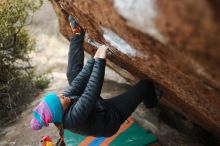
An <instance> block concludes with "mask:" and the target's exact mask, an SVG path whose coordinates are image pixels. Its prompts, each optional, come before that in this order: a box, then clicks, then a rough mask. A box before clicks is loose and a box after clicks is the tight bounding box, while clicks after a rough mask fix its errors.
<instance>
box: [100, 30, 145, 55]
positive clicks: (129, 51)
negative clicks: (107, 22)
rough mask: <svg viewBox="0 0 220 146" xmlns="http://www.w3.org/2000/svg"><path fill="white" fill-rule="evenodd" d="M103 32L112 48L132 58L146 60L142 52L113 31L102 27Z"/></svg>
mask: <svg viewBox="0 0 220 146" xmlns="http://www.w3.org/2000/svg"><path fill="white" fill-rule="evenodd" d="M102 30H103V31H104V34H103V36H104V38H105V40H106V41H107V42H109V43H110V44H111V46H113V47H115V48H117V49H118V50H119V51H121V52H122V53H124V54H126V55H129V56H132V57H140V58H146V56H144V55H143V54H142V53H141V52H139V51H137V50H136V49H135V48H133V47H132V46H130V45H129V44H128V43H127V42H126V41H125V40H123V39H122V38H120V37H119V36H118V35H117V34H116V33H114V32H113V31H111V30H110V29H108V28H105V27H102Z"/></svg>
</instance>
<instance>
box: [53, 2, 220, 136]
mask: <svg viewBox="0 0 220 146" xmlns="http://www.w3.org/2000/svg"><path fill="white" fill-rule="evenodd" d="M50 1H51V3H52V4H53V7H54V9H55V11H56V13H57V15H58V18H59V25H60V32H61V33H62V34H63V35H64V36H65V37H66V38H67V39H69V38H70V37H71V30H70V27H69V23H68V21H67V15H68V14H70V15H72V16H73V17H74V18H75V19H76V20H77V21H78V22H79V24H80V25H81V26H82V27H83V28H85V29H86V32H87V33H88V36H89V38H92V39H95V40H96V41H97V42H99V43H103V44H105V45H108V46H109V52H108V62H107V64H108V65H109V66H110V67H111V68H112V69H113V70H115V71H116V72H118V73H119V74H120V75H121V76H123V77H124V78H125V79H127V80H128V81H129V82H131V83H135V82H137V81H138V80H140V79H143V78H150V79H152V80H154V81H155V83H156V85H157V86H158V87H159V88H161V89H162V90H163V91H164V97H163V98H162V99H161V104H162V105H164V106H165V107H167V108H171V109H172V110H174V111H176V112H178V113H180V114H182V115H183V116H185V117H186V118H187V119H189V120H191V121H192V122H194V123H196V124H197V125H199V126H201V127H203V128H204V129H206V130H207V131H209V132H210V133H212V134H213V135H215V136H220V76H219V73H220V67H219V64H220V51H219V49H220V43H219V42H220V35H219V34H220V27H219V24H220V15H219V14H220V13H219V10H220V8H219V7H220V5H219V1H218V0H212V1H209V0H200V1H192V0H180V1H176V0H170V1H164V0H145V1H143V0H140V1H136V0H123V1H119V0H118V1H116V0H105V1H103V0H50ZM85 50H86V51H87V52H89V53H90V54H94V53H95V51H96V48H94V47H91V46H90V45H88V43H86V42H85Z"/></svg>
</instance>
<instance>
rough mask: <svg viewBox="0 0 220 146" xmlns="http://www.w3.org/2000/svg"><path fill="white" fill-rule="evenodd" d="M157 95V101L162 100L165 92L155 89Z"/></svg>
mask: <svg viewBox="0 0 220 146" xmlns="http://www.w3.org/2000/svg"><path fill="white" fill-rule="evenodd" d="M155 94H156V96H157V100H160V99H161V97H162V96H163V91H162V90H160V89H155Z"/></svg>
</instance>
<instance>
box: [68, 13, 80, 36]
mask: <svg viewBox="0 0 220 146" xmlns="http://www.w3.org/2000/svg"><path fill="white" fill-rule="evenodd" d="M68 21H69V23H70V27H71V29H72V32H73V33H74V34H81V30H82V28H81V27H80V26H79V25H78V23H77V22H76V20H74V19H73V17H72V16H70V15H69V17H68ZM82 31H83V30H82ZM83 32H84V31H83Z"/></svg>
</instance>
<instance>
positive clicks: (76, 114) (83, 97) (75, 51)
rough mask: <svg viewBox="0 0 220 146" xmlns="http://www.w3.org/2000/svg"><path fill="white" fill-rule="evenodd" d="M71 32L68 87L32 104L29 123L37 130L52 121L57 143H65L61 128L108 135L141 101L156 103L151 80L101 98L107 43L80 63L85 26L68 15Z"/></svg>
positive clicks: (147, 105) (87, 133)
mask: <svg viewBox="0 0 220 146" xmlns="http://www.w3.org/2000/svg"><path fill="white" fill-rule="evenodd" d="M68 20H69V22H70V26H71V29H72V33H73V36H72V38H71V42H70V48H69V54H68V67H67V78H68V82H69V87H68V88H67V89H66V90H65V91H63V93H62V94H59V95H57V94H54V93H50V94H48V95H46V96H44V97H43V99H42V101H41V102H40V103H39V105H38V106H37V107H35V108H34V110H33V113H34V117H33V119H32V120H31V127H32V128H33V129H34V130H39V129H41V128H42V127H47V126H48V125H49V123H54V124H55V125H56V127H57V128H58V129H59V134H60V139H59V141H58V142H57V145H65V144H64V138H63V130H64V129H68V130H71V131H73V132H75V133H78V134H82V135H90V136H96V137H109V136H112V135H113V134H114V133H116V132H117V131H118V129H119V128H120V125H121V124H122V123H123V122H124V121H125V120H126V119H127V118H128V117H129V116H130V115H131V114H132V112H133V111H134V110H135V108H136V107H137V106H138V105H139V103H140V102H141V101H143V102H144V104H145V106H146V107H147V108H153V107H155V106H157V103H158V101H157V98H156V93H155V88H154V84H153V82H152V81H150V80H146V79H145V80H141V81H140V82H139V83H137V84H136V85H134V86H133V87H130V89H128V91H127V92H125V93H123V94H121V95H118V96H116V97H112V98H110V99H102V97H101V96H100V93H101V88H102V84H103V80H104V73H105V64H106V60H105V59H106V52H107V50H108V49H107V47H105V46H104V45H103V46H101V47H99V48H98V50H97V52H96V53H95V56H94V57H93V58H91V59H89V60H88V61H87V63H86V65H85V66H84V67H83V60H84V49H83V41H84V34H85V32H84V30H83V28H82V27H80V26H79V25H78V24H77V22H76V21H75V20H74V19H73V18H72V17H71V16H69V18H68Z"/></svg>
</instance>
